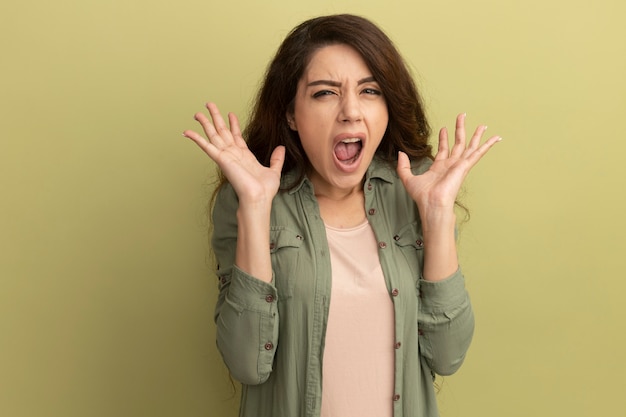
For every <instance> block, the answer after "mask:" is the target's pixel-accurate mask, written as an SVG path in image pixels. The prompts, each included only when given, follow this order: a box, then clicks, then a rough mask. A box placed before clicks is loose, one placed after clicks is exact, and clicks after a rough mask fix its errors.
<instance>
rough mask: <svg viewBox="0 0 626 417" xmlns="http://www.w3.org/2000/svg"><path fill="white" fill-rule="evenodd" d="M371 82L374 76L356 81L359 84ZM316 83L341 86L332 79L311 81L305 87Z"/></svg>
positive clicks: (373, 80)
mask: <svg viewBox="0 0 626 417" xmlns="http://www.w3.org/2000/svg"><path fill="white" fill-rule="evenodd" d="M371 82H376V80H375V79H374V77H365V78H362V79H360V80H359V81H357V85H361V84H365V83H371ZM316 85H329V86H331V87H341V83H340V82H338V81H332V80H316V81H311V82H310V83H308V84H307V87H314V86H316Z"/></svg>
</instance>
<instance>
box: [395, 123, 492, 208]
mask: <svg viewBox="0 0 626 417" xmlns="http://www.w3.org/2000/svg"><path fill="white" fill-rule="evenodd" d="M486 129H487V126H484V125H481V126H478V128H476V131H475V132H474V135H473V136H472V138H471V139H470V141H469V144H466V140H465V114H464V113H463V114H460V115H458V116H457V119H456V129H455V134H454V137H455V140H454V145H453V146H452V149H451V150H450V149H449V145H448V131H447V129H446V128H445V127H444V128H442V129H441V130H440V131H439V149H438V151H437V154H436V155H435V160H434V161H433V164H432V165H431V167H430V169H429V170H428V171H426V172H424V173H423V174H421V175H413V173H412V172H411V164H410V161H409V158H408V156H407V155H406V154H405V153H404V152H400V153H399V155H398V175H399V176H400V179H401V180H402V183H403V184H404V187H405V188H406V190H407V192H408V193H409V195H410V196H411V197H412V198H413V200H414V201H415V202H416V203H417V206H418V208H419V210H420V213H421V214H422V215H424V214H425V213H424V212H423V211H426V210H430V209H435V210H441V209H444V210H445V209H450V210H452V209H453V208H454V202H455V201H456V198H457V194H458V193H459V190H460V188H461V185H462V184H463V181H464V180H465V177H467V174H468V173H469V171H470V170H471V169H472V168H473V167H474V165H476V164H477V163H478V161H479V160H480V158H482V157H483V156H484V155H485V154H486V153H487V151H488V150H489V149H490V148H491V147H492V146H493V145H494V144H495V143H496V142H499V141H500V140H501V139H502V138H501V137H500V136H492V137H490V138H489V139H487V140H486V141H485V142H484V143H483V144H482V145H481V144H480V141H481V138H482V136H483V134H484V132H485V130H486Z"/></svg>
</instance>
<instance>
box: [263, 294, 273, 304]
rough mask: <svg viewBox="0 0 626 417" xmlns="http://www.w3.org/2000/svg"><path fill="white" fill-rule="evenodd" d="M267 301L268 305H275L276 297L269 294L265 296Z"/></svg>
mask: <svg viewBox="0 0 626 417" xmlns="http://www.w3.org/2000/svg"><path fill="white" fill-rule="evenodd" d="M265 301H267V302H268V303H273V302H274V296H273V295H272V294H268V295H266V296H265Z"/></svg>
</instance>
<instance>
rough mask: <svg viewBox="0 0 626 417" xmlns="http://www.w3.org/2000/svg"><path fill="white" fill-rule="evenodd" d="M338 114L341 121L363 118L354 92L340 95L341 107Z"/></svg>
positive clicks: (356, 120)
mask: <svg viewBox="0 0 626 417" xmlns="http://www.w3.org/2000/svg"><path fill="white" fill-rule="evenodd" d="M338 116H339V121H340V122H342V123H347V122H359V121H361V120H362V119H363V112H362V109H361V103H360V102H359V97H358V96H357V95H356V94H345V95H343V96H342V97H341V108H340V111H339V115H338Z"/></svg>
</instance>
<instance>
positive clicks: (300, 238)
mask: <svg viewBox="0 0 626 417" xmlns="http://www.w3.org/2000/svg"><path fill="white" fill-rule="evenodd" d="M296 239H298V240H302V239H304V238H303V237H302V236H300V235H296Z"/></svg>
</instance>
